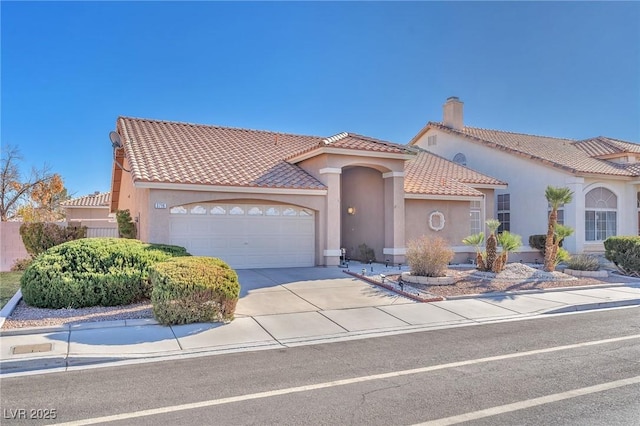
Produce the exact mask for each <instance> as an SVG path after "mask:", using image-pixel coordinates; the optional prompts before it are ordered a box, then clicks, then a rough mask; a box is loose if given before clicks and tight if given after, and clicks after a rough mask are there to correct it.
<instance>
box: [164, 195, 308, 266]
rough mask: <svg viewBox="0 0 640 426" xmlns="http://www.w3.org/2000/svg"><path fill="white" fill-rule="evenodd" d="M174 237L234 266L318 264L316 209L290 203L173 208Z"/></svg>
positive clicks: (173, 241)
mask: <svg viewBox="0 0 640 426" xmlns="http://www.w3.org/2000/svg"><path fill="white" fill-rule="evenodd" d="M169 223H170V242H171V244H175V245H179V246H183V247H185V248H186V249H187V250H188V251H189V253H191V254H193V255H194V256H213V257H219V258H221V259H222V260H224V261H225V262H227V263H229V265H231V267H232V268H235V269H243V268H277V267H297V266H313V265H314V264H315V249H314V247H315V221H314V212H313V211H312V210H309V209H304V208H300V207H296V206H290V205H275V204H266V205H260V204H219V203H215V204H214V203H200V204H190V205H185V206H176V207H173V208H171V210H170V222H169Z"/></svg>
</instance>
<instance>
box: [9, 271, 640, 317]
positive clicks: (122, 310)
mask: <svg viewBox="0 0 640 426" xmlns="http://www.w3.org/2000/svg"><path fill="white" fill-rule="evenodd" d="M447 275H451V276H454V277H455V284H452V285H431V286H427V285H419V284H408V283H404V285H403V286H402V290H403V291H404V292H405V293H408V294H409V295H413V296H416V297H417V298H418V299H421V300H433V299H436V300H442V299H441V298H450V297H455V296H465V295H474V294H486V293H492V292H508V291H519V290H536V289H538V290H539V289H550V288H559V287H578V286H592V285H602V284H613V283H636V284H637V283H640V279H638V278H632V277H626V276H623V275H618V274H610V276H609V277H606V278H583V277H581V278H576V277H573V276H570V275H567V274H563V273H562V272H551V273H548V272H544V271H541V270H539V269H536V268H532V267H530V266H528V265H524V264H520V263H512V264H509V265H507V267H506V268H505V270H504V271H502V272H501V273H499V274H494V273H492V272H480V271H477V270H476V269H472V268H450V269H449V270H448V271H447ZM399 277H400V275H399V274H398V275H387V276H385V278H384V285H385V286H386V287H387V288H391V289H395V290H399V289H400V285H399V284H398V278H399ZM366 279H367V280H368V281H373V282H379V283H380V282H381V281H382V278H381V277H380V276H379V275H373V276H367V277H366ZM142 318H153V313H152V310H151V302H150V301H143V302H140V303H135V304H132V305H126V306H96V307H91V308H79V309H40V308H32V307H30V306H27V305H26V304H25V303H24V302H23V301H21V302H20V303H19V304H18V306H16V309H15V310H14V311H13V313H12V314H11V315H10V316H9V317H8V318H7V319H6V321H5V323H4V325H3V326H2V328H3V329H15V328H24V327H47V326H59V325H73V324H79V323H83V322H89V321H113V320H125V319H142Z"/></svg>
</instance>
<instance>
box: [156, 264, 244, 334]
mask: <svg viewBox="0 0 640 426" xmlns="http://www.w3.org/2000/svg"><path fill="white" fill-rule="evenodd" d="M150 279H151V283H152V285H153V291H152V293H151V302H152V303H153V315H154V316H155V318H156V320H158V322H160V323H161V324H165V325H171V324H187V323H193V322H217V321H230V320H232V319H233V314H234V312H235V308H236V303H237V302H238V297H239V295H240V284H239V283H238V275H237V274H236V272H235V271H234V270H233V269H231V268H230V267H229V265H227V264H226V263H225V262H223V261H222V260H220V259H216V258H213V257H198V256H194V257H183V258H174V259H169V260H168V261H166V262H161V263H157V264H156V265H154V266H153V267H152V268H151V270H150Z"/></svg>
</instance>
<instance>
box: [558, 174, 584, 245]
mask: <svg viewBox="0 0 640 426" xmlns="http://www.w3.org/2000/svg"><path fill="white" fill-rule="evenodd" d="M566 185H567V188H569V189H570V190H571V191H573V201H571V203H569V205H566V206H564V224H565V225H567V226H571V227H572V228H573V229H574V232H573V235H572V236H570V237H569V238H567V239H566V240H565V241H564V243H563V244H562V245H563V248H565V249H566V250H568V251H569V252H570V253H574V254H575V253H582V252H583V251H584V238H585V234H584V178H579V177H572V178H569V179H567V181H566Z"/></svg>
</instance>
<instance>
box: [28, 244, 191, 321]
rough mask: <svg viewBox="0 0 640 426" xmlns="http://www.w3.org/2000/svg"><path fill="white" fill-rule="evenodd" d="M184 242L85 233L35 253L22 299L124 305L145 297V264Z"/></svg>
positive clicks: (179, 251)
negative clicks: (151, 241) (156, 242)
mask: <svg viewBox="0 0 640 426" xmlns="http://www.w3.org/2000/svg"><path fill="white" fill-rule="evenodd" d="M173 256H188V253H187V252H186V250H185V249H184V248H182V247H173V246H165V245H154V244H145V243H142V242H140V241H138V240H127V239H118V238H85V239H81V240H76V241H70V242H67V243H64V244H60V245H58V246H55V247H53V248H51V249H49V250H47V251H46V252H44V253H42V254H41V255H40V256H38V257H37V258H36V259H35V260H34V261H33V263H32V264H31V265H30V266H29V267H28V268H27V269H26V271H25V272H24V274H23V276H22V279H21V281H20V284H21V288H22V296H23V298H24V301H25V303H27V304H28V305H31V306H36V307H40V308H53V309H59V308H81V307H87V306H114V305H124V304H129V303H132V302H135V301H137V300H140V299H144V298H149V297H150V295H151V285H150V282H149V279H148V274H149V273H148V271H149V268H150V267H151V266H152V265H153V264H155V263H157V262H162V261H165V260H167V259H169V258H171V257H173Z"/></svg>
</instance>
